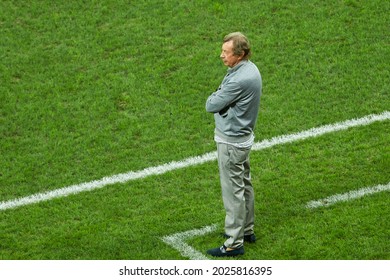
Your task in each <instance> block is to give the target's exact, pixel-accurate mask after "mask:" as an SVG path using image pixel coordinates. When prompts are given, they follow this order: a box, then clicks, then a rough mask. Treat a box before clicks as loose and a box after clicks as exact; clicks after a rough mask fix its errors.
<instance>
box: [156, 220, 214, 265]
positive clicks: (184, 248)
mask: <svg viewBox="0 0 390 280" xmlns="http://www.w3.org/2000/svg"><path fill="white" fill-rule="evenodd" d="M216 228H217V226H216V225H211V226H206V227H203V228H201V229H193V230H189V231H185V232H179V233H175V234H172V235H167V236H164V237H162V238H161V239H162V241H164V242H165V243H166V244H168V245H170V246H172V247H173V248H174V249H176V250H177V251H179V252H180V254H181V255H182V256H183V257H187V258H189V259H190V260H208V258H207V257H206V256H205V255H203V254H202V253H200V252H199V251H197V250H195V249H194V248H192V247H191V246H189V245H188V244H187V243H186V240H187V239H189V238H194V237H195V236H200V235H205V234H208V233H210V232H213V231H215V230H216Z"/></svg>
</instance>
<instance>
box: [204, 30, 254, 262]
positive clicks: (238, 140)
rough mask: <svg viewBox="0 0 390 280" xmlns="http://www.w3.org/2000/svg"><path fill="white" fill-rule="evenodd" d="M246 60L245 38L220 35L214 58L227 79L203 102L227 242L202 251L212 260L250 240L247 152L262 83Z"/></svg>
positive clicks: (233, 253)
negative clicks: (210, 123)
mask: <svg viewBox="0 0 390 280" xmlns="http://www.w3.org/2000/svg"><path fill="white" fill-rule="evenodd" d="M250 55H251V50H250V45H249V41H248V39H247V38H246V36H245V35H243V34H242V33H240V32H234V33H231V34H229V35H227V36H225V38H224V40H223V44H222V53H221V55H220V58H221V59H222V61H223V63H224V64H225V65H226V66H228V70H227V75H226V76H225V77H224V79H223V81H222V83H221V85H220V86H219V88H218V89H217V91H215V92H214V93H212V94H211V95H210V96H209V97H208V99H207V102H206V111H207V112H210V113H213V114H214V119H215V135H214V140H215V142H216V143H217V150H218V167H219V174H220V183H221V188H222V199H223V204H224V207H225V211H226V216H225V234H224V236H225V237H226V238H227V240H226V241H225V242H224V244H223V245H222V246H221V247H218V248H214V249H210V250H208V251H207V253H208V254H209V255H211V256H215V257H224V256H237V255H242V254H244V241H247V242H251V243H253V242H255V241H256V237H255V234H254V191H253V186H252V183H251V175H250V166H249V153H250V150H251V147H252V144H253V142H254V137H255V136H254V133H253V131H254V128H255V125H256V121H257V116H258V112H259V105H260V95H261V92H262V79H261V75H260V72H259V70H258V68H257V67H256V65H255V64H254V63H252V62H251V61H250V60H249V57H250Z"/></svg>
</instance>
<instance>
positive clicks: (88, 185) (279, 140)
mask: <svg viewBox="0 0 390 280" xmlns="http://www.w3.org/2000/svg"><path fill="white" fill-rule="evenodd" d="M388 119H390V112H389V111H384V112H383V113H381V114H372V115H367V116H365V117H362V118H359V119H353V120H347V121H344V122H339V123H334V124H330V125H324V126H320V127H316V128H311V129H309V130H305V131H302V132H299V133H294V134H287V135H282V136H277V137H273V138H271V139H269V140H267V139H266V140H263V141H261V142H257V143H255V144H254V145H253V148H252V150H254V151H258V150H262V149H267V148H271V147H273V146H276V145H280V144H286V143H291V142H294V141H298V140H304V139H307V138H310V137H317V136H320V135H323V134H326V133H331V132H335V131H340V130H346V129H349V128H352V127H357V126H364V125H369V124H371V123H374V122H378V121H385V120H388ZM216 158H217V153H216V152H210V153H206V154H204V155H201V156H195V157H190V158H187V159H184V160H182V161H173V162H170V163H166V164H162V165H159V166H155V167H148V168H146V169H143V170H140V171H130V172H127V173H122V174H117V175H113V176H108V177H104V178H102V179H100V180H94V181H91V182H85V183H81V184H77V185H71V186H68V187H63V188H59V189H56V190H52V191H47V192H43V193H36V194H33V195H30V196H26V197H21V198H16V199H12V200H8V201H2V202H0V211H2V210H7V209H13V208H17V207H21V206H25V205H29V204H34V203H39V202H42V201H46V200H51V199H54V198H59V197H65V196H68V195H73V194H77V193H80V192H85V191H92V190H94V189H99V188H103V187H105V186H108V185H113V184H116V183H126V182H128V181H132V180H137V179H142V178H146V177H149V176H152V175H159V174H164V173H167V172H169V171H173V170H176V169H181V168H186V167H190V166H194V165H199V164H203V163H206V162H209V161H213V160H216Z"/></svg>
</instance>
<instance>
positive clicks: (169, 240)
mask: <svg viewBox="0 0 390 280" xmlns="http://www.w3.org/2000/svg"><path fill="white" fill-rule="evenodd" d="M384 191H390V182H389V183H388V184H387V185H377V186H375V187H370V188H362V189H358V190H354V191H350V192H347V193H344V194H336V195H332V196H329V197H326V198H324V199H320V200H313V201H310V202H308V203H307V204H306V207H307V208H318V207H323V206H329V205H332V204H335V203H337V202H342V201H349V200H352V199H357V198H359V197H363V196H366V195H370V194H375V193H379V192H384ZM216 227H217V226H216V225H211V226H206V227H204V228H202V229H195V230H189V231H185V232H180V233H175V234H172V235H168V236H164V237H163V238H161V239H162V240H163V241H164V242H165V243H166V244H168V245H170V246H171V247H173V248H174V249H176V250H177V251H179V252H180V254H181V255H182V256H183V257H187V258H189V259H190V260H207V257H206V256H205V255H203V254H201V253H200V252H199V251H196V250H195V249H194V248H192V247H191V246H189V245H188V244H187V243H186V241H187V240H188V239H190V238H194V237H195V236H199V235H205V234H207V233H210V232H213V231H215V230H216Z"/></svg>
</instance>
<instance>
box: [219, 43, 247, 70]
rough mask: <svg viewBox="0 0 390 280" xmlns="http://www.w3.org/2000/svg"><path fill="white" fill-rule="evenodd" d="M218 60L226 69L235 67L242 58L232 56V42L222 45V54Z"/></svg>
mask: <svg viewBox="0 0 390 280" xmlns="http://www.w3.org/2000/svg"><path fill="white" fill-rule="evenodd" d="M220 58H221V59H222V61H223V64H225V65H226V66H228V67H233V66H235V65H237V63H239V62H240V61H241V59H242V57H240V56H237V55H234V53H233V41H227V42H225V43H223V45H222V52H221V55H220Z"/></svg>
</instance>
